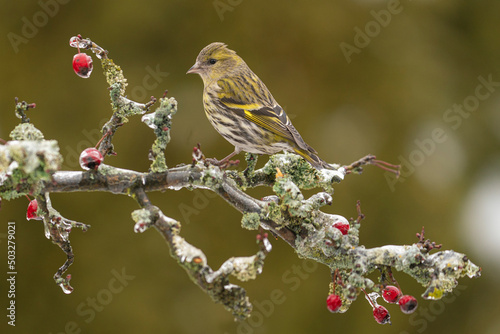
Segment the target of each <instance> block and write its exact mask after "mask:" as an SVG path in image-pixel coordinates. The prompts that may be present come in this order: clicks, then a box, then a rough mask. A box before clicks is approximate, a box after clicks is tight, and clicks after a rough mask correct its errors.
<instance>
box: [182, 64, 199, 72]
mask: <svg viewBox="0 0 500 334" xmlns="http://www.w3.org/2000/svg"><path fill="white" fill-rule="evenodd" d="M200 72H201V68H200V67H199V66H198V63H195V64H194V65H193V66H191V68H190V69H189V70H188V71H187V72H186V74H190V73H196V74H200Z"/></svg>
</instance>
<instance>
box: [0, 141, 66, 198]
mask: <svg viewBox="0 0 500 334" xmlns="http://www.w3.org/2000/svg"><path fill="white" fill-rule="evenodd" d="M62 161H63V159H62V156H61V155H60V154H59V146H58V145H57V141H55V140H41V141H33V140H23V141H17V140H13V141H9V142H7V143H6V144H5V145H1V146H0V196H1V197H2V198H5V199H7V200H9V199H12V198H17V197H19V196H23V195H26V194H31V195H36V194H38V193H39V191H40V190H41V187H42V182H43V181H49V180H51V177H52V174H53V173H54V172H55V171H57V170H59V169H60V168H61V165H62Z"/></svg>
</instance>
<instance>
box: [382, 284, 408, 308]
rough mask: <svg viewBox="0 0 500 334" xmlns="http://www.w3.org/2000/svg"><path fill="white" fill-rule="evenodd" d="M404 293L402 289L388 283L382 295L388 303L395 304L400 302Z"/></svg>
mask: <svg viewBox="0 0 500 334" xmlns="http://www.w3.org/2000/svg"><path fill="white" fill-rule="evenodd" d="M402 295H403V293H402V292H401V290H399V289H398V288H397V287H395V286H394V285H388V286H386V287H385V289H384V290H383V291H382V297H383V298H384V300H385V301H386V302H388V303H391V304H395V303H397V302H398V300H399V298H400V297H401V296H402Z"/></svg>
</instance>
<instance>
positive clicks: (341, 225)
mask: <svg viewBox="0 0 500 334" xmlns="http://www.w3.org/2000/svg"><path fill="white" fill-rule="evenodd" d="M333 227H336V228H338V229H339V230H340V232H341V233H342V234H343V235H346V234H347V232H349V227H350V226H349V224H348V223H344V222H341V221H338V222H335V223H333Z"/></svg>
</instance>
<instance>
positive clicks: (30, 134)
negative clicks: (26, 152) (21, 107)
mask: <svg viewBox="0 0 500 334" xmlns="http://www.w3.org/2000/svg"><path fill="white" fill-rule="evenodd" d="M9 136H10V138H12V140H36V141H40V140H43V133H42V131H40V130H38V129H37V128H35V126H34V125H33V124H31V123H21V124H18V125H17V126H16V127H15V128H14V129H13V130H12V131H11V132H10V134H9Z"/></svg>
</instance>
